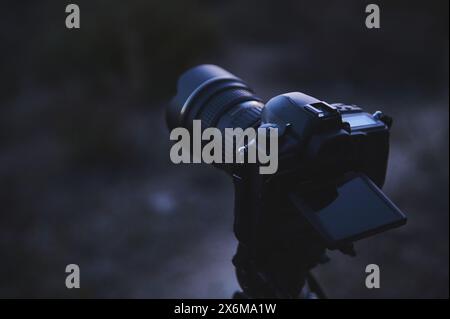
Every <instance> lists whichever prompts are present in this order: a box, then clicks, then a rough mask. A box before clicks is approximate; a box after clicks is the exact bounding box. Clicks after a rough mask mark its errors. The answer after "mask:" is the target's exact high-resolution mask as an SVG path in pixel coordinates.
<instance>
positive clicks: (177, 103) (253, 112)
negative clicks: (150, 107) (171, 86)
mask: <svg viewBox="0 0 450 319" xmlns="http://www.w3.org/2000/svg"><path fill="white" fill-rule="evenodd" d="M263 106H264V104H263V103H262V102H261V100H260V99H259V98H258V97H256V96H255V95H254V94H253V91H252V90H251V89H250V88H249V87H248V85H247V84H246V83H245V82H244V81H242V80H241V79H239V78H238V77H236V76H234V75H233V74H231V73H229V72H227V71H225V70H224V69H222V68H220V67H218V66H215V65H210V64H205V65H200V66H197V67H195V68H192V69H190V70H188V71H187V72H185V73H184V74H183V75H182V76H181V77H180V79H179V81H178V86H177V94H176V96H175V97H174V98H173V100H172V102H171V104H170V105H169V107H168V109H167V114H166V115H167V125H168V126H169V128H170V129H173V128H175V127H185V128H187V129H189V130H191V129H192V121H193V120H201V121H202V128H203V129H205V128H208V127H217V128H219V129H221V130H223V129H225V128H236V127H241V128H243V129H245V128H247V127H251V126H256V125H259V122H260V117H261V109H262V107H263Z"/></svg>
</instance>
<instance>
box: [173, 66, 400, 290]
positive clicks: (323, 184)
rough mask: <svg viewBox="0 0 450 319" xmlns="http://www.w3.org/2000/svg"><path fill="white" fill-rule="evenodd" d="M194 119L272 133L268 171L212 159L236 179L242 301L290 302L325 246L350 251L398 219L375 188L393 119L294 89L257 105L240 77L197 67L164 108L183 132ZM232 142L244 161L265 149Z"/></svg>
mask: <svg viewBox="0 0 450 319" xmlns="http://www.w3.org/2000/svg"><path fill="white" fill-rule="evenodd" d="M196 120H199V121H201V123H202V127H203V128H204V129H208V128H214V129H216V130H217V131H218V132H224V131H225V132H226V131H227V129H229V128H241V129H248V128H254V129H258V131H261V130H262V131H271V130H275V131H276V132H277V135H276V143H275V145H276V146H277V149H276V155H277V160H278V164H277V170H276V172H275V173H273V174H262V173H261V170H260V168H261V166H262V164H261V163H250V162H245V161H244V162H237V161H232V162H230V161H228V162H227V161H217V162H214V163H213V165H215V166H216V167H218V168H220V169H222V170H224V171H225V172H227V173H228V174H229V175H230V176H232V178H233V182H234V185H235V223H234V232H235V235H236V238H237V239H238V241H239V246H238V250H237V253H236V255H235V257H234V259H233V263H234V265H235V267H236V272H237V277H238V280H239V283H240V285H241V287H242V289H243V292H244V294H243V295H245V296H246V297H250V298H297V297H298V296H300V293H301V291H302V289H303V287H304V285H305V283H306V281H307V280H308V277H309V271H310V270H311V269H312V268H313V267H315V266H316V265H317V264H318V263H320V262H323V261H324V255H325V251H326V249H339V250H341V251H342V252H344V253H346V254H349V255H354V251H353V242H354V241H356V240H359V239H362V238H365V237H368V236H372V235H374V234H377V233H380V232H382V231H385V230H387V229H391V228H394V227H398V226H400V225H403V224H404V223H405V222H406V217H405V216H404V215H403V213H402V212H401V211H400V210H399V209H398V208H397V207H396V206H395V205H394V204H393V203H392V202H391V201H390V200H389V199H388V198H387V197H386V196H385V195H384V194H383V193H382V191H381V190H380V188H381V187H382V185H383V183H384V180H385V176H386V168H387V161H388V153H389V131H390V127H391V124H392V119H391V118H390V117H388V116H386V115H384V114H383V113H382V112H376V113H374V114H369V113H367V112H364V111H363V110H362V109H361V108H360V107H357V106H354V105H345V104H329V103H327V102H324V101H321V100H318V99H316V98H314V97H311V96H309V95H306V94H303V93H299V92H292V93H286V94H282V95H279V96H276V97H274V98H272V99H271V100H269V101H268V102H267V103H266V104H264V103H263V102H262V100H261V99H259V98H258V97H256V96H255V95H254V93H253V91H252V90H251V89H250V88H249V86H248V85H247V84H246V83H245V82H244V81H242V80H241V79H239V78H237V77H236V76H234V75H232V74H231V73H229V72H227V71H225V70H223V69H221V68H219V67H217V66H214V65H201V66H198V67H195V68H193V69H191V70H189V71H187V72H186V73H184V74H183V75H182V76H181V77H180V80H179V81H178V92H177V95H176V96H175V97H174V99H173V101H172V103H171V105H170V106H169V108H168V110H167V122H168V126H169V128H171V129H175V128H177V127H182V128H184V129H186V130H188V131H192V130H193V129H194V128H195V125H194V124H195V123H194V122H195V121H196ZM193 123H194V124H193ZM227 140H229V138H227V135H226V134H225V138H223V141H225V142H226V141H227ZM238 140H239V139H236V141H235V140H233V139H232V141H233V143H235V144H236V143H238ZM240 141H241V143H242V144H241V145H242V146H241V147H237V148H236V149H238V150H239V152H240V153H243V154H244V157H245V158H249V153H250V150H251V148H252V147H256V148H259V147H260V146H261V145H263V146H266V145H267V141H266V140H265V137H264V136H263V137H260V136H259V135H258V137H252V138H241V139H240ZM278 145H279V147H278ZM271 146H272V144H271ZM220 148H222V147H220ZM273 150H274V149H270V151H273ZM264 151H265V150H264ZM228 155H229V154H228ZM233 155H238V154H233ZM224 156H225V157H226V156H227V152H226V151H225V155H224ZM232 157H233V156H232ZM233 158H234V157H233Z"/></svg>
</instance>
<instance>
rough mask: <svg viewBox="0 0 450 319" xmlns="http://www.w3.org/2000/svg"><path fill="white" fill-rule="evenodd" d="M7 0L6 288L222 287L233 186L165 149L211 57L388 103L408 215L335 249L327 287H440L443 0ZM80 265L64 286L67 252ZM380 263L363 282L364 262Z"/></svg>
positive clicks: (297, 85)
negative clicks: (346, 249) (369, 282)
mask: <svg viewBox="0 0 450 319" xmlns="http://www.w3.org/2000/svg"><path fill="white" fill-rule="evenodd" d="M75 3H77V4H78V5H79V6H80V9H81V29H80V30H67V29H66V28H65V25H64V21H65V17H66V13H65V12H64V9H65V6H66V4H68V3H65V2H64V1H62V2H61V1H58V3H57V2H55V1H39V2H37V1H2V2H1V4H0V41H1V42H0V43H1V46H0V188H1V192H0V297H4V298H5V297H6V298H11V297H32V298H35V297H58V298H70V297H86V298H87V297H100V298H103V297H114V298H116V297H142V298H166V297H183V298H191V297H192V298H195V297H230V296H231V294H232V293H233V292H234V290H235V289H237V283H236V280H235V277H234V272H233V267H232V264H231V257H232V255H233V253H234V249H235V246H236V241H235V239H234V237H233V233H232V222H233V220H232V211H233V188H232V184H231V182H230V180H229V179H228V178H227V176H225V175H224V174H223V173H221V172H219V171H217V170H215V169H214V168H211V167H208V166H206V165H197V166H195V165H194V166H192V165H185V166H179V165H174V164H172V163H171V162H170V159H169V140H168V131H167V129H166V127H165V122H164V107H165V105H166V103H167V101H168V100H169V98H170V96H171V95H172V94H174V92H175V84H176V79H177V76H178V75H179V74H180V73H181V72H182V71H184V70H185V69H186V68H187V67H189V66H193V65H195V64H198V63H216V64H219V65H221V66H223V67H225V68H227V69H229V70H230V71H231V72H233V73H235V74H236V75H238V76H240V77H241V78H243V79H245V80H246V81H248V83H250V85H251V86H252V87H253V88H254V89H255V91H256V92H257V93H258V94H259V95H260V96H261V97H263V98H264V99H267V98H270V97H271V96H273V95H276V94H279V93H284V92H288V91H303V92H305V93H308V94H310V95H313V96H316V97H318V98H321V99H323V100H326V101H329V102H347V103H355V104H358V105H361V106H363V107H365V108H366V109H368V110H370V111H375V110H377V109H381V110H383V111H385V112H386V113H389V114H390V115H392V116H393V117H394V118H395V122H394V126H393V130H392V151H391V154H390V163H389V170H388V175H387V182H386V185H385V192H386V193H387V194H388V196H390V197H391V198H392V199H393V201H394V202H395V203H396V204H397V205H398V206H399V207H400V208H401V209H402V210H404V211H405V212H406V213H407V214H408V217H409V223H408V225H407V226H405V227H403V228H400V229H398V230H394V231H390V232H388V233H385V234H383V235H380V236H377V237H373V238H371V239H368V240H364V241H361V242H359V243H357V245H356V249H357V252H358V256H357V257H356V258H350V257H346V256H343V255H341V254H339V253H331V257H332V261H331V263H329V264H327V265H324V266H320V267H318V268H317V269H316V274H317V276H318V278H319V280H320V281H321V283H322V285H323V287H324V289H325V291H326V292H327V293H328V295H329V296H330V297H338V298H372V297H373V298H383V297H388V298H391V297H394V298H421V297H424V298H431V297H440V298H443V297H444V298H448V295H449V290H448V283H449V281H448V270H449V266H448V260H449V248H448V242H449V236H448V225H449V219H448V191H449V190H448V186H449V183H448V168H449V161H448V145H449V144H448V143H449V142H448V138H449V130H448V116H449V115H448V111H449V104H448V69H449V66H448V54H449V53H448V52H449V51H448V1H446V0H442V1H395V2H394V1H390V2H387V1H377V2H376V3H377V4H379V5H380V7H381V29H380V30H368V29H366V28H365V26H364V20H365V16H366V14H365V13H364V8H365V6H366V5H367V4H368V3H366V2H365V1H345V2H344V1H324V0H319V1H298V0H296V1H266V0H265V1H262V0H259V1H246V2H243V1H235V0H230V1H223V2H222V1H189V2H188V1H182V0H167V1H118V0H117V1H112V0H109V1H106V0H105V1H101V0H97V1H75ZM69 263H76V264H78V265H79V266H80V267H81V289H78V290H76V289H73V290H67V289H66V288H65V285H64V280H65V276H66V274H65V273H64V270H65V266H66V265H67V264H69ZM369 263H376V264H378V265H380V267H381V271H382V273H381V288H380V289H378V290H368V289H366V288H365V285H364V280H365V273H364V268H365V265H367V264H369Z"/></svg>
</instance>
